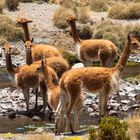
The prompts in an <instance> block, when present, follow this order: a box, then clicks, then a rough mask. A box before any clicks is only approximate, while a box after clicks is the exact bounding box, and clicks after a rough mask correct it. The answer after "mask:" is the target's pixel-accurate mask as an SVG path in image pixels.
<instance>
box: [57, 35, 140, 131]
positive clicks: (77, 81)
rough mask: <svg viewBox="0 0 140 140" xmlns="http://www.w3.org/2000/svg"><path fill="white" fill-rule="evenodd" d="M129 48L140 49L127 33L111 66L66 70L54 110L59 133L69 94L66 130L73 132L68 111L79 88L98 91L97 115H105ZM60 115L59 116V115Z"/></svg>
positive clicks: (129, 50)
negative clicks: (123, 44)
mask: <svg viewBox="0 0 140 140" xmlns="http://www.w3.org/2000/svg"><path fill="white" fill-rule="evenodd" d="M131 49H140V43H139V41H138V40H137V39H136V38H135V37H132V36H130V35H128V41H127V42H126V44H125V47H124V48H123V51H122V54H121V57H120V59H119V61H118V63H117V64H116V66H114V67H113V68H105V67H84V68H77V69H73V70H70V71H68V72H66V73H65V74H64V75H63V76H62V78H61V80H60V88H61V98H60V102H59V105H58V108H57V111H56V128H57V132H58V133H59V132H60V130H61V125H60V124H61V123H60V122H61V121H62V120H61V119H62V118H63V117H62V116H61V113H63V106H65V104H66V102H65V98H66V97H67V96H69V104H68V107H67V109H66V126H67V130H70V131H71V132H74V130H73V128H72V125H71V120H70V112H71V110H72V108H73V106H74V105H75V102H76V101H77V99H78V98H79V97H80V94H81V89H82V88H83V89H85V90H86V91H89V92H92V93H96V92H98V93H99V115H100V116H102V115H103V116H104V115H107V114H108V113H107V102H108V100H109V95H111V94H113V93H114V92H117V90H118V86H119V78H120V76H121V74H122V72H123V69H124V67H125V65H126V63H127V60H128V57H129V55H130V53H131ZM60 116H61V117H60Z"/></svg>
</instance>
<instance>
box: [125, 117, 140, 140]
mask: <svg viewBox="0 0 140 140" xmlns="http://www.w3.org/2000/svg"><path fill="white" fill-rule="evenodd" d="M126 121H127V123H128V135H129V136H130V139H131V140H139V139H140V116H139V115H135V116H133V117H131V118H128V119H127V120H126Z"/></svg>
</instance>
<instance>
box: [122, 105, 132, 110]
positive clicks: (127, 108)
mask: <svg viewBox="0 0 140 140" xmlns="http://www.w3.org/2000/svg"><path fill="white" fill-rule="evenodd" d="M129 109H130V107H129V106H127V105H124V106H122V109H121V110H123V111H128V110H129Z"/></svg>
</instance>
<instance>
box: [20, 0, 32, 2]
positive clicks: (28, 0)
mask: <svg viewBox="0 0 140 140" xmlns="http://www.w3.org/2000/svg"><path fill="white" fill-rule="evenodd" d="M34 1H35V0H21V2H34Z"/></svg>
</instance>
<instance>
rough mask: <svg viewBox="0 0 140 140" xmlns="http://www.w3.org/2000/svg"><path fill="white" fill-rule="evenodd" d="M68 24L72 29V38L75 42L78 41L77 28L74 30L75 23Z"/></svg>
mask: <svg viewBox="0 0 140 140" xmlns="http://www.w3.org/2000/svg"><path fill="white" fill-rule="evenodd" d="M70 26H71V30H72V37H73V40H74V42H75V44H76V43H77V42H80V38H79V35H78V33H77V30H76V23H75V22H73V23H71V24H70Z"/></svg>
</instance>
